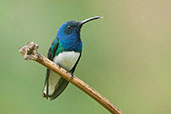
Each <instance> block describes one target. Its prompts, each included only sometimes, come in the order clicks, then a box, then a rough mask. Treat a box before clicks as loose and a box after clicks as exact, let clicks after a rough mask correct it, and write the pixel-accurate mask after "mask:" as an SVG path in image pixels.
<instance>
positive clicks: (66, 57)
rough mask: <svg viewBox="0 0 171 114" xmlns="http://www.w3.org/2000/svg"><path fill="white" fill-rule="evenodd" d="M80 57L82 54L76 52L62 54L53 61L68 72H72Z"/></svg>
mask: <svg viewBox="0 0 171 114" xmlns="http://www.w3.org/2000/svg"><path fill="white" fill-rule="evenodd" d="M79 56H80V53H78V52H74V51H71V52H69V51H68V52H62V53H60V54H58V55H57V56H56V57H55V58H54V59H53V61H54V62H55V63H56V64H59V65H60V66H62V67H64V68H65V69H66V70H68V71H70V70H71V69H72V68H73V67H74V65H75V63H76V62H77V60H78V58H79Z"/></svg>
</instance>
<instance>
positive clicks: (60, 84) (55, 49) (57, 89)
mask: <svg viewBox="0 0 171 114" xmlns="http://www.w3.org/2000/svg"><path fill="white" fill-rule="evenodd" d="M60 51H62V50H61V48H59V40H58V38H55V40H54V41H53V42H52V45H51V47H50V49H49V51H48V59H50V60H51V61H53V58H54V57H55V56H56V55H58V53H59V52H60ZM51 72H53V71H50V70H49V69H47V72H46V79H45V84H44V90H43V95H44V97H46V98H48V97H49V98H50V99H51V100H53V99H55V98H56V97H57V96H59V95H60V94H61V93H62V92H63V90H64V89H65V88H66V86H67V85H68V83H69V82H68V81H66V80H65V79H63V78H61V77H60V78H59V79H56V77H57V76H58V75H57V74H55V76H56V77H54V76H51ZM53 77H54V78H53ZM49 80H51V81H49ZM53 80H56V81H55V86H54V92H53V93H52V94H51V95H49V85H51V82H53Z"/></svg>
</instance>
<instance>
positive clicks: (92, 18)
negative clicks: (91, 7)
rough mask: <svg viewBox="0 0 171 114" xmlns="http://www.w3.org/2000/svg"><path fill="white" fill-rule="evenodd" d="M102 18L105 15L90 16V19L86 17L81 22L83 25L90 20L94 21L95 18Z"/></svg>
mask: <svg viewBox="0 0 171 114" xmlns="http://www.w3.org/2000/svg"><path fill="white" fill-rule="evenodd" d="M100 18H103V17H100V16H96V17H91V18H88V19H85V20H83V21H81V22H80V24H79V25H80V26H82V25H83V24H85V23H87V22H89V21H92V20H95V19H100Z"/></svg>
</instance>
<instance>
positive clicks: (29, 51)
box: [19, 42, 123, 114]
mask: <svg viewBox="0 0 171 114" xmlns="http://www.w3.org/2000/svg"><path fill="white" fill-rule="evenodd" d="M37 49H38V44H36V43H34V42H28V44H27V45H26V46H23V47H22V48H20V49H19V52H20V53H21V55H23V56H24V59H25V60H34V61H37V62H38V63H40V64H42V65H44V66H45V67H47V68H48V69H50V70H53V71H54V72H56V73H57V74H59V75H60V76H62V77H63V78H65V79H66V80H68V81H70V82H71V83H72V84H74V85H75V86H77V87H78V88H80V89H81V90H82V91H84V92H85V93H87V94H88V95H89V96H90V97H92V98H93V99H95V100H96V101H97V102H99V103H100V104H101V105H102V106H103V107H105V108H106V109H107V110H109V111H110V112H111V113H112V114H123V112H121V111H120V110H119V109H118V108H117V107H115V106H114V105H113V104H112V103H110V102H109V101H108V100H107V99H106V98H105V97H103V96H102V95H100V93H98V92H97V91H96V90H94V89H93V88H91V87H90V86H89V85H88V84H86V83H85V82H83V81H82V80H80V79H79V78H77V77H76V76H74V77H73V78H72V76H71V74H70V73H68V72H67V71H66V70H65V69H63V68H60V67H59V66H58V65H57V64H55V63H54V62H52V61H50V60H49V59H47V58H46V57H44V56H42V55H41V54H39V53H38V52H37Z"/></svg>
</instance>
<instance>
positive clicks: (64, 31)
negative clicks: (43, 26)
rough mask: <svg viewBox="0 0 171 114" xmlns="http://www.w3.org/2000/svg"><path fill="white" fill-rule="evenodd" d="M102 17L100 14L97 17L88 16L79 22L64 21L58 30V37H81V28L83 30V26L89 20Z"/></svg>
mask: <svg viewBox="0 0 171 114" xmlns="http://www.w3.org/2000/svg"><path fill="white" fill-rule="evenodd" d="M99 18H101V17H99V16H96V17H92V18H88V19H86V20H83V21H81V22H77V21H68V22H66V23H64V24H63V25H62V26H61V27H60V28H59V30H58V33H57V37H58V38H59V39H63V38H64V39H65V38H73V37H79V35H80V30H81V27H82V26H83V25H84V24H85V23H87V22H89V21H92V20H95V19H99Z"/></svg>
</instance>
